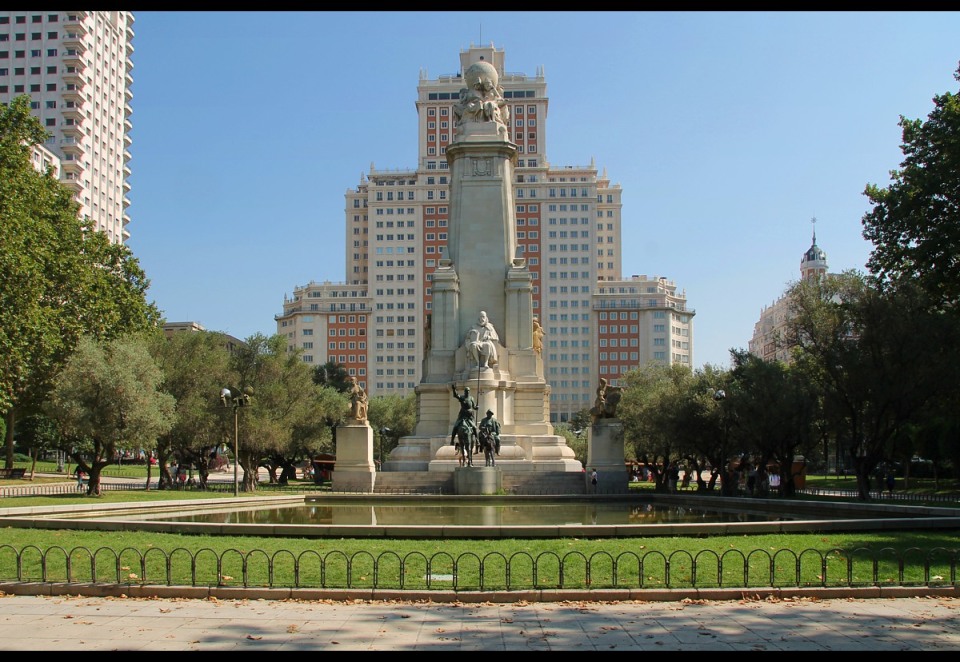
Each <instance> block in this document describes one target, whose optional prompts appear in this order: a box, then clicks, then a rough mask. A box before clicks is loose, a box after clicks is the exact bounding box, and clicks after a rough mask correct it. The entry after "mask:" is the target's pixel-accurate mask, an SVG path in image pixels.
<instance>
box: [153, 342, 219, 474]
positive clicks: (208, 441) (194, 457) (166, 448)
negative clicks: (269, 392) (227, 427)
mask: <svg viewBox="0 0 960 662" xmlns="http://www.w3.org/2000/svg"><path fill="white" fill-rule="evenodd" d="M151 340H152V342H151V353H152V354H153V356H154V358H155V359H156V361H157V365H158V366H159V367H160V369H161V371H162V372H163V388H164V390H165V391H166V392H168V393H170V394H171V395H173V397H174V398H175V399H176V402H177V421H176V423H175V424H174V425H173V427H171V428H170V430H169V431H168V432H166V433H165V434H163V435H161V436H160V438H159V439H158V441H157V459H158V464H159V467H160V487H161V488H170V487H173V486H174V485H175V483H176V477H175V476H171V475H170V472H169V469H168V466H169V462H170V461H171V460H173V459H174V458H176V459H177V460H178V461H180V462H185V463H188V464H190V465H192V466H194V467H195V468H196V469H197V476H198V482H199V485H200V487H201V489H202V488H205V487H206V483H207V478H208V477H209V474H210V460H211V455H214V454H215V452H216V450H217V448H218V447H219V446H221V444H224V443H228V445H230V446H231V447H232V444H229V442H230V441H231V440H232V435H231V436H230V438H225V437H224V431H223V423H222V420H223V411H222V409H223V405H222V404H221V402H220V391H221V389H223V388H224V387H225V386H226V385H227V384H228V383H229V382H230V381H231V380H232V379H233V374H232V373H231V368H230V352H229V350H228V349H227V341H226V336H225V335H224V334H222V333H218V332H214V331H196V332H190V333H177V334H174V335H173V336H172V337H170V338H167V337H166V336H164V335H163V334H162V333H158V334H156V335H155V336H154V337H153V338H152V339H151ZM149 481H150V469H149V467H148V469H147V482H148V484H149Z"/></svg>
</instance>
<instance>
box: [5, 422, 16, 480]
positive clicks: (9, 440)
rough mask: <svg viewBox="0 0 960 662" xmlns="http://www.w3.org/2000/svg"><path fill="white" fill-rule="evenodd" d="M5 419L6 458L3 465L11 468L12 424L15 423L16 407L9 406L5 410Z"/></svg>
mask: <svg viewBox="0 0 960 662" xmlns="http://www.w3.org/2000/svg"><path fill="white" fill-rule="evenodd" d="M5 421H6V424H7V440H6V441H7V443H6V447H7V458H6V465H5V466H6V468H7V469H13V426H14V425H16V423H17V413H16V409H14V408H13V407H10V409H8V410H7V414H6V417H5Z"/></svg>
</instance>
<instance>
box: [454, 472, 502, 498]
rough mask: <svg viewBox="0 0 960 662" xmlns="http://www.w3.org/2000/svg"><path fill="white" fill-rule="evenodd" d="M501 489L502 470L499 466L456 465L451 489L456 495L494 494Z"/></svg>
mask: <svg viewBox="0 0 960 662" xmlns="http://www.w3.org/2000/svg"><path fill="white" fill-rule="evenodd" d="M501 489H503V471H502V470H501V469H500V468H499V467H477V466H473V467H457V468H456V469H454V474H453V491H454V493H455V494H458V495H464V494H466V495H471V494H496V493H497V492H499V491H500V490H501Z"/></svg>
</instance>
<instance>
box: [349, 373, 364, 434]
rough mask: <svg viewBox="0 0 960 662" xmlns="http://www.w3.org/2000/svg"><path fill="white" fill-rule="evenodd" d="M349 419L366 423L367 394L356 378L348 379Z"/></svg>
mask: <svg viewBox="0 0 960 662" xmlns="http://www.w3.org/2000/svg"><path fill="white" fill-rule="evenodd" d="M350 418H352V419H354V420H356V421H360V422H362V423H366V421H367V392H366V391H364V390H363V387H362V386H360V384H359V382H357V378H356V377H351V378H350Z"/></svg>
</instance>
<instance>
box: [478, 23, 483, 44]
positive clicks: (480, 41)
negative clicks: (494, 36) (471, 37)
mask: <svg viewBox="0 0 960 662" xmlns="http://www.w3.org/2000/svg"><path fill="white" fill-rule="evenodd" d="M477 43H478V44H482V43H483V21H480V40H479V41H478V42H477Z"/></svg>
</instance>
